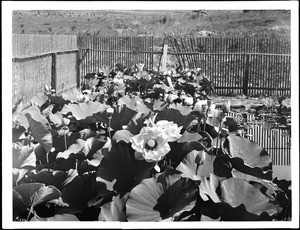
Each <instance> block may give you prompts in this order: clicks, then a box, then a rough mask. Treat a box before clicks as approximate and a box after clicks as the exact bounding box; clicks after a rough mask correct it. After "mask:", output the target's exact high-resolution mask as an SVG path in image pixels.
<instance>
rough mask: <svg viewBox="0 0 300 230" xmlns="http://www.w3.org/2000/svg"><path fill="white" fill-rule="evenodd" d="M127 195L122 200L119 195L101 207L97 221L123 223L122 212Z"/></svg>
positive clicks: (124, 217) (123, 216)
mask: <svg viewBox="0 0 300 230" xmlns="http://www.w3.org/2000/svg"><path fill="white" fill-rule="evenodd" d="M128 196H129V193H127V194H126V195H124V196H123V197H122V198H121V197H120V195H118V196H114V197H113V199H112V201H111V202H109V203H106V204H104V205H102V206H101V212H100V214H99V217H98V220H99V221H125V220H126V213H125V212H124V210H123V209H124V206H125V204H126V201H127V198H128Z"/></svg>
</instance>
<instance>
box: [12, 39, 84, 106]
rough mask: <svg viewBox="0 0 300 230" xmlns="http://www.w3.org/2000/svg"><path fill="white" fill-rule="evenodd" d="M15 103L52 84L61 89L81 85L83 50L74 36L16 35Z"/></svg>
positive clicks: (58, 89)
mask: <svg viewBox="0 0 300 230" xmlns="http://www.w3.org/2000/svg"><path fill="white" fill-rule="evenodd" d="M12 57H13V58H12V84H13V87H12V89H13V92H12V102H13V103H15V102H16V101H18V99H20V98H21V97H23V102H25V103H28V102H29V100H30V99H31V98H32V97H33V96H34V95H35V94H37V93H40V92H43V89H44V85H45V84H46V85H51V86H52V88H54V89H56V90H57V92H58V93H59V92H62V91H64V90H68V89H71V88H74V87H77V86H79V80H80V79H79V65H78V63H79V50H78V48H77V36H74V35H38V34H13V35H12Z"/></svg>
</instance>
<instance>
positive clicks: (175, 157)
mask: <svg viewBox="0 0 300 230" xmlns="http://www.w3.org/2000/svg"><path fill="white" fill-rule="evenodd" d="M169 145H170V147H171V150H170V152H168V154H167V155H166V158H167V159H170V160H172V161H173V164H174V165H172V166H174V167H177V166H178V165H179V164H180V162H181V161H182V160H183V159H184V158H185V157H186V155H187V154H188V153H190V152H191V151H193V150H196V151H202V150H205V149H206V147H205V146H204V144H202V143H201V142H199V141H190V142H182V143H178V142H177V141H174V142H169Z"/></svg>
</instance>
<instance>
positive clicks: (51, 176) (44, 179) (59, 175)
mask: <svg viewBox="0 0 300 230" xmlns="http://www.w3.org/2000/svg"><path fill="white" fill-rule="evenodd" d="M67 177H68V174H67V173H65V172H63V171H60V170H55V171H49V170H48V169H42V170H41V171H39V172H38V173H37V174H31V175H29V176H28V179H30V180H31V181H32V182H35V183H43V184H45V185H46V186H47V185H53V186H55V187H56V188H58V189H59V190H61V189H62V187H63V183H64V181H65V180H66V179H67Z"/></svg>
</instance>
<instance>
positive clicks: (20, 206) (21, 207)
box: [13, 190, 27, 220]
mask: <svg viewBox="0 0 300 230" xmlns="http://www.w3.org/2000/svg"><path fill="white" fill-rule="evenodd" d="M26 210H27V206H26V205H25V204H24V202H23V199H22V196H21V195H20V194H19V193H18V192H16V191H15V190H13V219H14V220H15V219H16V217H17V216H18V213H21V212H23V211H26Z"/></svg>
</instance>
